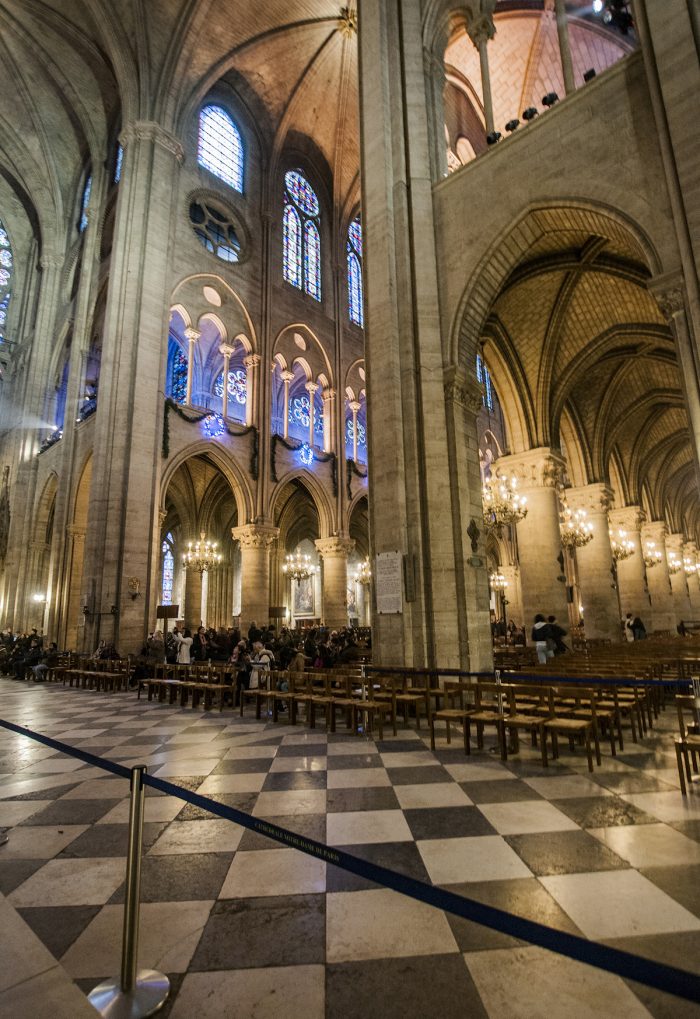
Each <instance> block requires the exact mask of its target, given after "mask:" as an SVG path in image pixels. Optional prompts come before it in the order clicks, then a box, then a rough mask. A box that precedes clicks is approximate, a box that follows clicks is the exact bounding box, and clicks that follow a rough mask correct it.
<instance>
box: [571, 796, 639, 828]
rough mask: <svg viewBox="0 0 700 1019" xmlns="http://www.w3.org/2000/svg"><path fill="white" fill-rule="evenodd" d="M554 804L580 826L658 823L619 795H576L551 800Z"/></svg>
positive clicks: (602, 826) (611, 826) (599, 826)
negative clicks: (574, 796)
mask: <svg viewBox="0 0 700 1019" xmlns="http://www.w3.org/2000/svg"><path fill="white" fill-rule="evenodd" d="M552 803H553V804H554V806H555V807H556V808H557V809H558V810H561V812H562V813H563V814H566V816H567V817H569V818H571V820H572V821H575V822H576V824H577V825H579V827H581V828H613V827H615V826H617V825H621V824H658V819H657V818H655V817H652V816H651V815H650V814H645V813H644V811H643V810H640V809H639V807H635V806H633V805H632V804H631V803H628V802H627V801H626V800H622V799H620V797H619V796H578V797H576V798H571V799H566V800H552Z"/></svg>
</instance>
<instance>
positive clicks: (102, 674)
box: [47, 658, 133, 693]
mask: <svg viewBox="0 0 700 1019" xmlns="http://www.w3.org/2000/svg"><path fill="white" fill-rule="evenodd" d="M132 671H133V667H132V662H131V659H130V658H115V659H98V660H93V659H85V658H83V659H73V660H71V658H68V659H64V660H63V661H60V660H59V662H58V663H57V664H56V665H54V666H52V667H51V668H50V669H49V670H48V673H47V679H48V680H49V682H62V683H63V685H64V686H66V685H67V686H70V687H71V688H75V689H79V690H97V691H101V692H103V693H115V692H117V691H120V690H128V688H129V680H130V678H131V675H132Z"/></svg>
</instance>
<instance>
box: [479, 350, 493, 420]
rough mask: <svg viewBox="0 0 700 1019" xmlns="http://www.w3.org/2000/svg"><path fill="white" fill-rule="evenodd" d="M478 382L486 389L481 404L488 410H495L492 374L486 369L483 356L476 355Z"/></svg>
mask: <svg viewBox="0 0 700 1019" xmlns="http://www.w3.org/2000/svg"><path fill="white" fill-rule="evenodd" d="M476 381H477V382H480V383H481V385H482V386H483V387H484V395H483V396H482V398H481V402H482V403H483V405H484V407H486V408H487V410H493V388H492V386H491V373H490V371H489V370H488V368H487V367H486V362H485V361H484V359H483V357H482V356H481V354H477V355H476Z"/></svg>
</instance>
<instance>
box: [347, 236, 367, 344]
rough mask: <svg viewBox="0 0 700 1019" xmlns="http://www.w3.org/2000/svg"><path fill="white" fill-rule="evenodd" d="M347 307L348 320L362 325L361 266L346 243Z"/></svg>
mask: <svg viewBox="0 0 700 1019" xmlns="http://www.w3.org/2000/svg"><path fill="white" fill-rule="evenodd" d="M348 308H349V311H350V321H351V322H354V323H355V325H358V326H364V322H365V318H364V309H363V306H362V268H361V266H360V260H359V259H358V257H357V255H356V254H355V252H354V251H353V250H352V248H351V247H350V245H349V244H348Z"/></svg>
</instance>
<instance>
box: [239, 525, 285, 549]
mask: <svg viewBox="0 0 700 1019" xmlns="http://www.w3.org/2000/svg"><path fill="white" fill-rule="evenodd" d="M279 533H280V529H279V527H270V526H269V525H267V524H243V525H242V526H240V527H232V528H231V537H232V538H233V540H234V541H239V542H240V544H241V548H242V549H249V548H257V549H265V550H269V549H271V548H272V546H273V545H274V543H275V542H276V541H277V538H278V537H279Z"/></svg>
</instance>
